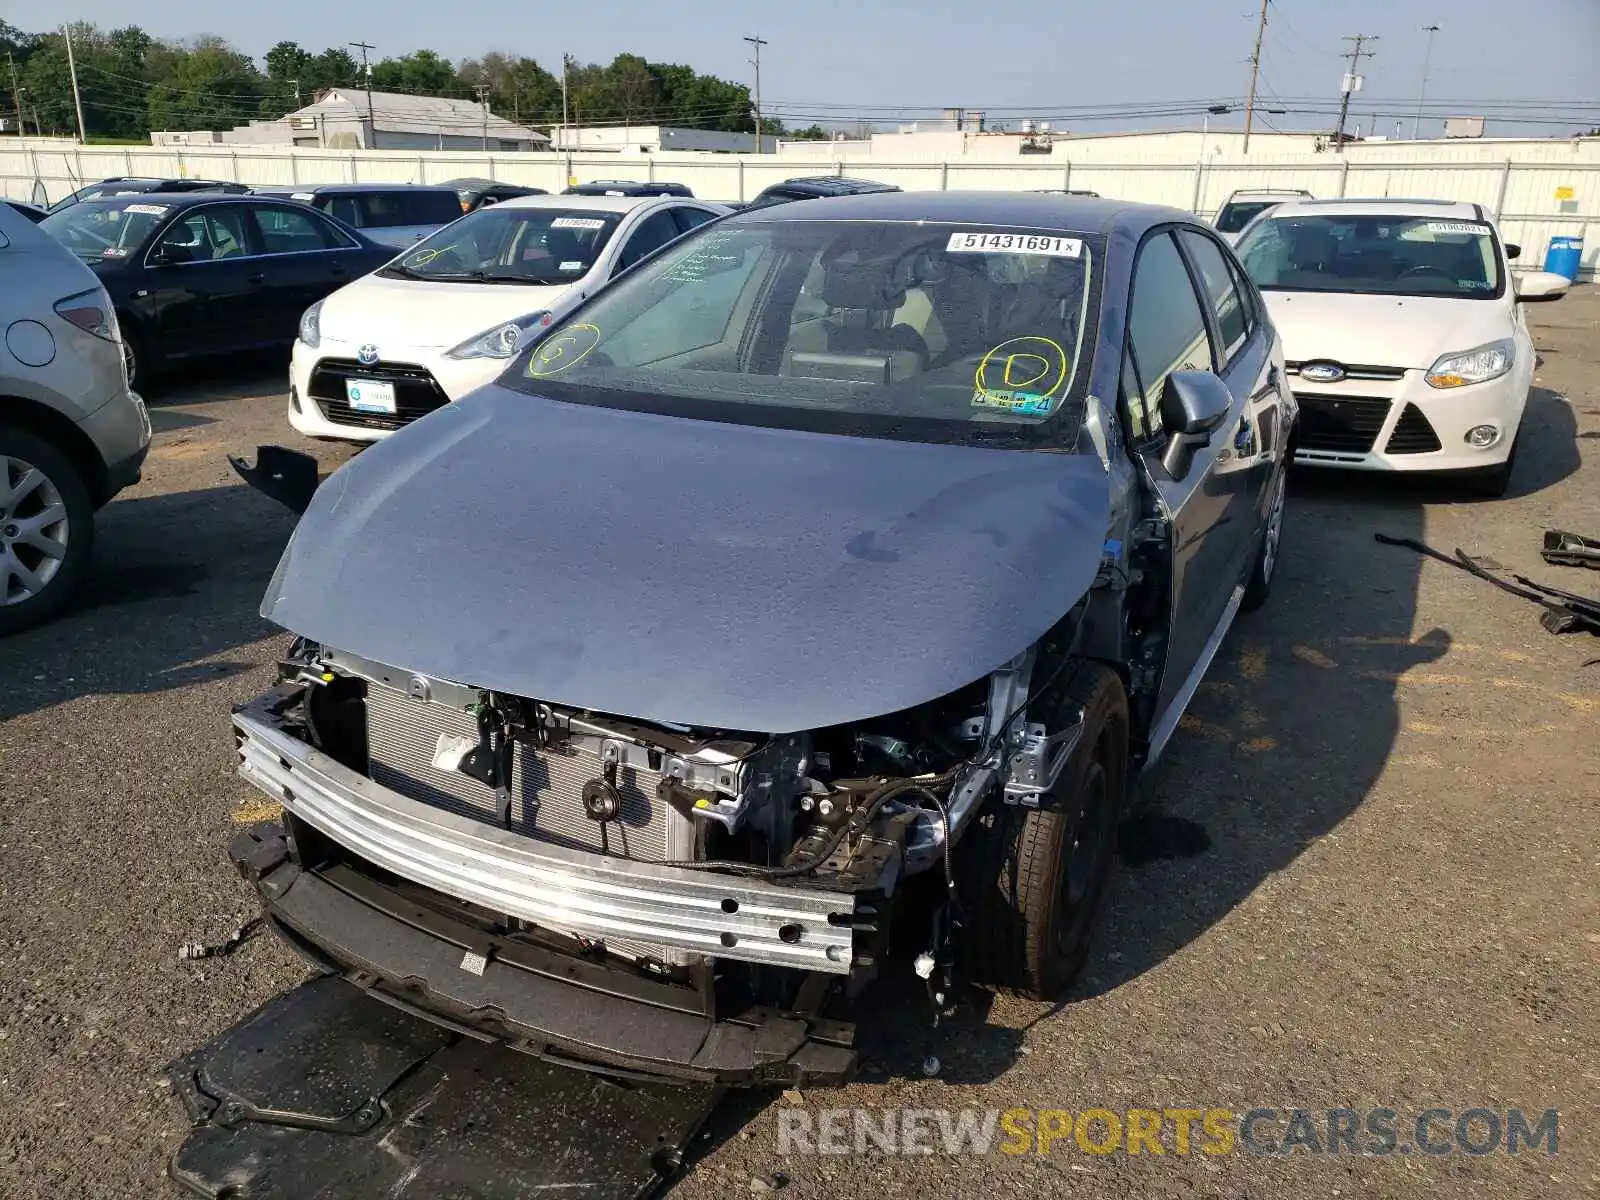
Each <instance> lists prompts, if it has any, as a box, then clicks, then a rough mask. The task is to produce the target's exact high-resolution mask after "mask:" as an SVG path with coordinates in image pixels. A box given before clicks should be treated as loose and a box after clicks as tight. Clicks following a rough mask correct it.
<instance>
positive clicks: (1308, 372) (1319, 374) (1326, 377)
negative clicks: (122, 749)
mask: <svg viewBox="0 0 1600 1200" xmlns="http://www.w3.org/2000/svg"><path fill="white" fill-rule="evenodd" d="M362 361H363V362H365V361H366V360H365V359H363V360H362ZM1344 374H1345V372H1344V368H1343V367H1341V366H1340V365H1339V364H1338V363H1308V364H1307V365H1306V366H1303V367H1301V368H1300V378H1301V379H1309V380H1310V381H1311V382H1312V383H1338V382H1339V381H1340V380H1341V379H1343V378H1344Z"/></svg>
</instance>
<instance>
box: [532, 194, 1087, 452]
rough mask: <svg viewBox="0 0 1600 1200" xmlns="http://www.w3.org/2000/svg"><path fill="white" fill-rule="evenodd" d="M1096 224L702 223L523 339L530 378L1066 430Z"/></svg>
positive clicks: (775, 408)
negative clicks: (1055, 227)
mask: <svg viewBox="0 0 1600 1200" xmlns="http://www.w3.org/2000/svg"><path fill="white" fill-rule="evenodd" d="M1098 244H1099V243H1098V240H1096V239H1089V238H1084V237H1078V236H1065V235H1062V234H1060V233H1056V232H1052V231H1046V230H1017V229H1010V228H1006V229H1002V228H996V227H991V226H983V225H977V224H972V225H966V224H963V225H954V224H943V223H934V222H916V223H910V222H877V221H795V220H772V221H768V222H760V221H752V222H749V223H741V224H735V225H729V224H725V223H724V224H718V225H714V226H709V227H707V228H706V230H705V231H704V232H702V233H699V234H694V235H691V236H689V237H686V238H684V239H683V240H681V241H679V242H677V243H675V244H673V245H672V246H670V247H669V248H668V249H666V250H664V251H663V252H662V253H661V254H660V255H658V256H657V257H656V258H654V259H652V260H651V261H650V262H649V263H647V264H646V265H645V266H644V267H643V268H642V269H640V270H637V271H633V272H630V273H629V274H628V275H626V276H624V277H623V278H622V279H621V280H619V281H618V282H617V283H616V284H614V285H612V286H611V287H610V288H608V289H607V290H606V291H605V292H603V293H601V295H600V297H599V298H598V299H597V300H596V301H594V302H593V303H592V304H590V305H589V306H587V307H586V308H584V309H582V310H581V311H580V312H579V313H577V314H576V315H575V316H574V318H572V319H571V320H569V321H568V322H567V323H565V324H564V325H562V326H558V327H556V328H555V329H553V330H552V331H551V333H550V334H549V335H547V336H546V337H544V338H543V339H541V340H540V341H539V343H538V344H536V345H535V346H534V347H533V348H532V349H531V351H530V352H529V353H527V354H525V355H524V356H523V357H522V358H521V359H520V361H519V362H518V364H517V366H516V367H514V368H513V369H512V371H510V372H508V373H507V375H506V376H505V377H504V382H506V383H508V384H511V385H512V386H515V387H518V388H520V389H521V390H523V391H526V392H529V393H531V394H536V395H543V396H549V397H551V398H553V399H561V400H572V401H576V402H579V403H589V404H599V405H606V406H611V407H618V408H634V409H642V410H646V411H653V412H666V413H671V414H674V415H681V416H693V417H700V418H703V419H710V420H726V421H735V422H740V423H744V424H755V425H761V424H765V425H781V426H785V427H790V428H805V429H817V430H821V431H827V432H847V433H858V434H862V435H867V436H880V437H899V438H906V439H908V440H924V441H992V440H1006V439H1007V438H1013V439H1015V438H1019V437H1020V438H1023V439H1024V440H1027V441H1038V440H1039V438H1040V437H1041V436H1044V435H1043V434H1042V433H1041V431H1040V427H1041V426H1043V425H1044V424H1045V423H1046V422H1054V421H1055V420H1056V419H1057V418H1060V419H1061V420H1060V424H1059V425H1052V430H1051V432H1052V433H1054V432H1055V431H1056V430H1057V429H1061V428H1064V429H1065V432H1064V433H1063V434H1062V435H1061V436H1062V437H1063V438H1064V439H1065V440H1068V441H1069V442H1070V440H1071V439H1072V438H1073V437H1075V436H1076V430H1077V424H1078V420H1079V418H1080V417H1081V414H1082V395H1083V392H1084V390H1085V388H1086V387H1087V377H1088V362H1087V361H1086V360H1087V357H1088V354H1089V350H1088V349H1087V348H1086V346H1092V342H1093V339H1092V337H1090V338H1085V336H1084V330H1085V329H1086V328H1087V329H1090V330H1092V329H1093V328H1094V320H1093V312H1094V307H1093V305H1094V295H1093V293H1095V292H1096V291H1097V288H1094V287H1091V282H1092V280H1093V279H1094V275H1095V272H1094V270H1093V265H1094V262H1095V261H1096V258H1095V256H1096V255H1097V254H1098V249H1097V247H1098Z"/></svg>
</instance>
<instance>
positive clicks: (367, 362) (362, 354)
mask: <svg viewBox="0 0 1600 1200" xmlns="http://www.w3.org/2000/svg"><path fill="white" fill-rule="evenodd" d="M356 359H357V361H359V362H360V363H361V365H362V366H366V367H370V366H371V365H372V364H373V363H375V362H377V361H378V348H377V347H376V346H374V345H373V344H372V343H371V342H368V343H367V344H366V345H365V346H363V347H361V349H359V350H357V351H356ZM1340 374H1341V375H1342V374H1344V372H1342V371H1341V372H1340Z"/></svg>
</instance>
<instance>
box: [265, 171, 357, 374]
mask: <svg viewBox="0 0 1600 1200" xmlns="http://www.w3.org/2000/svg"><path fill="white" fill-rule="evenodd" d="M243 207H247V208H248V209H249V213H250V220H251V222H252V233H253V234H254V237H255V252H256V254H257V256H258V261H259V263H260V273H261V274H262V276H263V285H262V286H263V287H264V288H265V289H266V300H267V312H266V318H265V322H264V324H263V328H262V330H261V340H262V341H263V342H264V343H269V344H274V345H278V344H282V345H287V344H288V343H290V342H292V341H294V337H295V330H296V329H297V328H298V326H299V324H300V314H301V313H303V312H305V310H306V309H307V308H309V307H310V306H311V305H312V304H314V303H315V302H316V301H318V300H320V299H322V297H324V296H326V295H327V294H328V293H329V292H332V291H334V290H335V289H337V288H340V287H343V286H344V285H345V284H346V283H348V282H349V281H350V280H351V279H352V278H353V277H354V274H353V271H352V263H351V259H352V258H353V257H354V255H353V253H352V251H353V250H354V248H355V246H356V243H355V241H354V240H352V239H351V238H349V237H348V236H346V235H345V234H344V233H343V232H342V231H341V230H340V229H339V228H338V227H337V226H336V225H334V224H333V222H331V221H328V220H324V219H323V218H322V216H321V215H319V214H318V213H316V212H315V211H313V210H311V209H309V208H306V207H302V206H301V205H298V204H279V203H269V202H266V201H263V202H261V203H258V204H250V205H247V206H243Z"/></svg>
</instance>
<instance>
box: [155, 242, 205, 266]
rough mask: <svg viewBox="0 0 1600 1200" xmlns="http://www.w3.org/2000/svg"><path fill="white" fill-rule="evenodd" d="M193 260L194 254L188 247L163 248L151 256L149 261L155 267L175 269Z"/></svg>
mask: <svg viewBox="0 0 1600 1200" xmlns="http://www.w3.org/2000/svg"><path fill="white" fill-rule="evenodd" d="M193 260H194V254H193V253H192V252H191V251H190V250H189V248H188V247H187V246H163V247H161V249H159V250H157V251H156V252H155V253H154V254H152V255H151V256H150V260H149V261H150V265H151V266H153V267H175V266H177V265H178V264H179V263H186V262H192V261H193Z"/></svg>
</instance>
